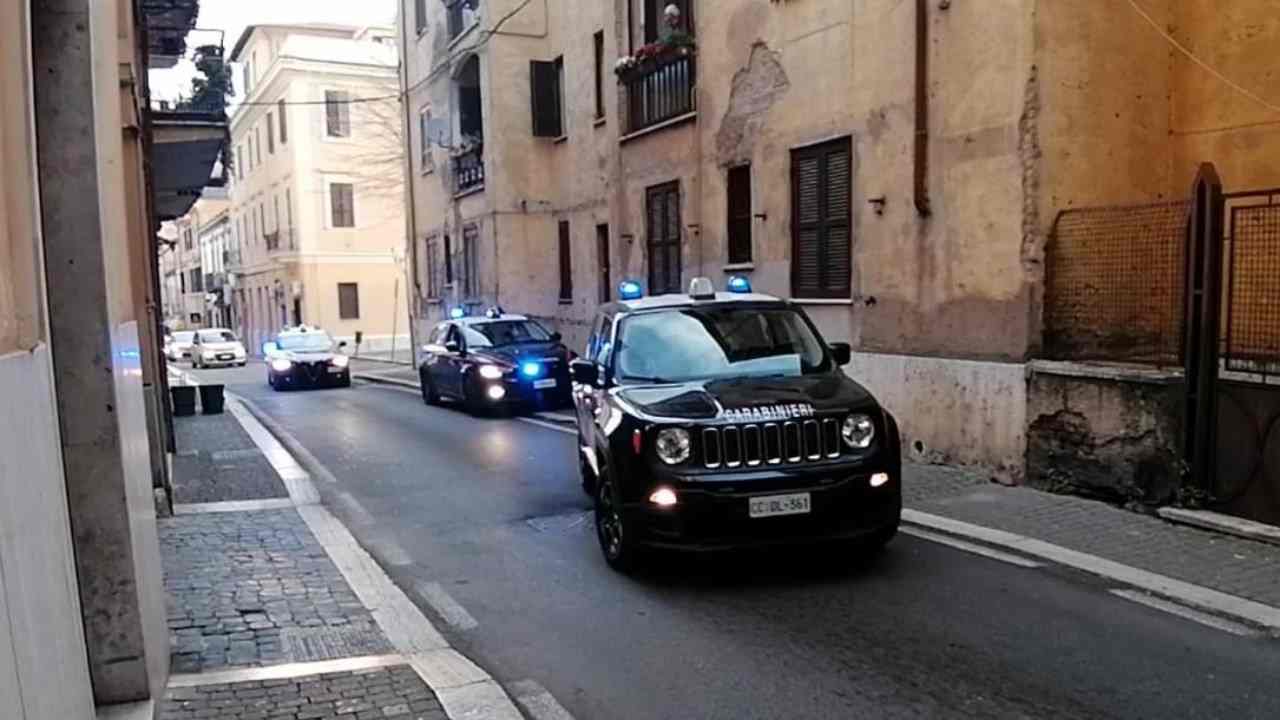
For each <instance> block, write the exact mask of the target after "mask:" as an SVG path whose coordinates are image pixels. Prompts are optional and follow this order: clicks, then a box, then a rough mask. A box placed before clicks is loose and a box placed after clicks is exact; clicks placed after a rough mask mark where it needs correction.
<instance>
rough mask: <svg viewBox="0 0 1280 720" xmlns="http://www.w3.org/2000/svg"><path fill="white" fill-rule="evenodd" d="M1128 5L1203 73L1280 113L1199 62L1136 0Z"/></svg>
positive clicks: (1211, 67) (1261, 98) (1279, 107)
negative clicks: (1203, 71)
mask: <svg viewBox="0 0 1280 720" xmlns="http://www.w3.org/2000/svg"><path fill="white" fill-rule="evenodd" d="M1129 5H1130V6H1131V7H1132V8H1133V11H1134V12H1136V13H1138V15H1140V16H1142V19H1143V20H1146V21H1147V24H1148V25H1150V26H1151V27H1152V28H1154V29H1155V31H1156V32H1158V33H1160V36H1161V37H1163V38H1164V39H1165V40H1166V41H1168V43H1169V44H1170V45H1172V46H1173V47H1174V48H1175V49H1176V50H1177V51H1178V52H1180V53H1182V54H1183V55H1185V56H1187V59H1188V60H1190V61H1191V62H1193V63H1195V64H1196V65H1199V66H1200V67H1201V68H1203V69H1204V70H1205V72H1208V73H1209V74H1210V75H1212V76H1214V77H1215V78H1217V79H1218V80H1220V81H1222V82H1223V83H1225V84H1226V85H1227V86H1228V87H1230V88H1231V89H1233V90H1235V91H1236V92H1238V93H1240V94H1241V95H1244V96H1245V97H1247V98H1249V99H1250V100H1253V101H1254V102H1256V103H1258V104H1259V105H1261V106H1263V107H1265V108H1267V109H1268V110H1271V111H1272V112H1277V113H1280V105H1276V104H1274V103H1271V102H1269V101H1267V99H1266V98H1264V97H1262V96H1260V95H1258V94H1257V93H1255V92H1253V91H1252V90H1250V89H1249V88H1246V87H1244V86H1243V85H1240V84H1239V83H1237V82H1235V81H1234V80H1232V79H1231V78H1229V77H1227V76H1226V75H1223V74H1222V72H1220V71H1219V70H1218V69H1217V68H1215V67H1213V66H1212V65H1210V64H1209V63H1207V62H1205V61H1204V60H1201V59H1200V58H1199V57H1198V56H1197V55H1196V54H1195V53H1194V52H1192V51H1191V50H1190V49H1189V48H1187V47H1186V46H1185V45H1183V44H1182V43H1181V42H1179V41H1178V39H1177V38H1175V37H1174V36H1173V35H1170V34H1169V32H1168V31H1167V30H1165V29H1164V28H1162V27H1160V23H1157V22H1156V21H1155V18H1153V17H1151V15H1150V14H1148V13H1147V11H1146V10H1145V9H1143V7H1142V6H1141V5H1139V4H1138V0H1129Z"/></svg>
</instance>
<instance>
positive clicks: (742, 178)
mask: <svg viewBox="0 0 1280 720" xmlns="http://www.w3.org/2000/svg"><path fill="white" fill-rule="evenodd" d="M727 194H728V208H729V218H728V222H727V223H726V224H725V227H726V228H727V229H728V236H729V237H728V240H729V242H728V245H729V262H730V263H749V262H751V166H750V165H739V166H738V167H734V168H729V177H728V193H727Z"/></svg>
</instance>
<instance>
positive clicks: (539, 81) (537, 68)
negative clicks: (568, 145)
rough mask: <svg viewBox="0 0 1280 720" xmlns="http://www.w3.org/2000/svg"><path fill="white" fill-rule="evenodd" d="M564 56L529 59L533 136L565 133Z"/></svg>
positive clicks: (555, 135)
mask: <svg viewBox="0 0 1280 720" xmlns="http://www.w3.org/2000/svg"><path fill="white" fill-rule="evenodd" d="M563 76H564V58H563V57H561V58H557V59H556V60H554V61H551V62H545V61H542V60H530V61H529V82H530V86H529V87H530V97H531V102H530V104H531V105H532V109H533V136H534V137H550V138H558V137H560V136H562V135H564V122H563V119H564V112H563V111H562V110H561V85H560V82H561V78H562V77H563Z"/></svg>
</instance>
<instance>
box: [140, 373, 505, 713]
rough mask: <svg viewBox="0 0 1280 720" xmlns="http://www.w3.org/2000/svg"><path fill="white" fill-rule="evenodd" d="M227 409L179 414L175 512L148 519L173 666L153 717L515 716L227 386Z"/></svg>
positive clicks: (484, 676)
mask: <svg viewBox="0 0 1280 720" xmlns="http://www.w3.org/2000/svg"><path fill="white" fill-rule="evenodd" d="M227 411H228V412H227V413H226V414H223V415H214V416H205V415H198V416H195V417H187V418H176V420H177V423H176V425H175V434H176V440H177V443H178V454H177V457H176V458H175V463H174V495H175V515H174V516H173V517H172V518H166V519H162V520H160V521H159V525H160V542H161V552H162V556H163V562H164V569H165V591H166V596H167V603H166V604H167V607H168V624H169V632H170V651H171V657H170V663H171V673H172V675H171V677H170V682H169V689H168V691H167V692H166V697H165V700H164V702H163V703H162V705H161V709H160V712H159V714H158V715H157V717H159V718H163V719H165V720H196V719H201V718H235V719H236V720H257V719H265V718H292V719H293V720H309V719H320V718H356V719H357V720H358V719H360V718H419V719H422V720H445V719H446V718H462V717H467V718H495V719H498V720H517V719H518V718H520V714H519V711H518V710H516V708H515V705H514V704H513V703H512V701H511V699H510V698H509V697H508V696H507V695H506V693H505V692H504V691H503V690H502V688H501V687H499V686H498V684H497V683H496V682H495V681H494V680H493V679H492V678H491V677H489V676H488V674H487V673H485V672H484V671H483V670H481V669H480V668H478V667H477V666H475V665H474V664H472V663H471V662H469V661H468V660H467V659H466V658H464V657H463V656H461V655H460V654H458V653H457V652H455V651H454V650H452V649H451V648H450V647H449V646H448V643H447V642H446V641H445V640H444V638H443V637H442V636H441V635H440V634H439V633H438V632H436V630H435V629H434V628H433V627H432V625H431V623H430V621H429V620H427V618H426V617H425V616H423V615H422V613H421V612H420V611H419V610H418V609H417V607H416V606H414V605H413V603H412V602H411V601H410V600H409V598H408V597H407V596H405V595H404V593H403V592H401V591H400V590H399V589H398V588H396V587H395V585H394V584H392V582H391V580H390V579H389V578H388V577H387V576H386V575H385V574H383V573H382V571H381V569H380V568H379V567H378V566H377V564H376V562H374V560H373V559H372V558H371V557H370V556H369V555H368V554H367V553H366V552H364V551H363V549H361V548H360V547H359V545H358V544H357V543H356V541H355V539H354V538H353V537H352V536H351V535H350V533H349V532H347V530H346V528H345V527H343V526H342V524H341V523H340V522H339V521H338V520H337V519H336V518H335V517H334V516H332V515H330V514H329V513H328V511H327V510H325V508H324V507H323V506H321V505H320V504H318V499H319V495H318V494H317V492H316V489H315V487H314V486H313V485H312V484H311V481H310V477H309V476H308V474H307V473H306V471H305V470H303V469H302V468H301V467H300V466H298V465H297V463H296V461H294V459H293V458H292V456H290V455H289V454H288V452H287V451H286V450H285V449H284V448H283V447H282V446H281V445H280V444H279V443H278V442H277V441H276V440H275V439H274V438H273V437H272V436H271V435H270V434H269V433H268V431H267V430H266V429H265V428H264V427H263V426H262V425H261V423H259V422H258V421H257V420H256V419H255V418H254V417H253V415H252V414H250V413H249V411H248V410H247V409H246V408H245V407H244V406H243V405H242V404H241V403H240V402H239V401H238V400H237V399H236V398H233V397H229V398H228V402H227Z"/></svg>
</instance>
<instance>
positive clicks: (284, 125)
mask: <svg viewBox="0 0 1280 720" xmlns="http://www.w3.org/2000/svg"><path fill="white" fill-rule="evenodd" d="M284 108H285V106H284V101H283V100H281V101H279V102H277V103H276V115H277V116H278V117H279V118H280V144H281V145H284V144H285V143H287V142H289V120H288V116H287V115H286V114H285V109H284Z"/></svg>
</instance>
